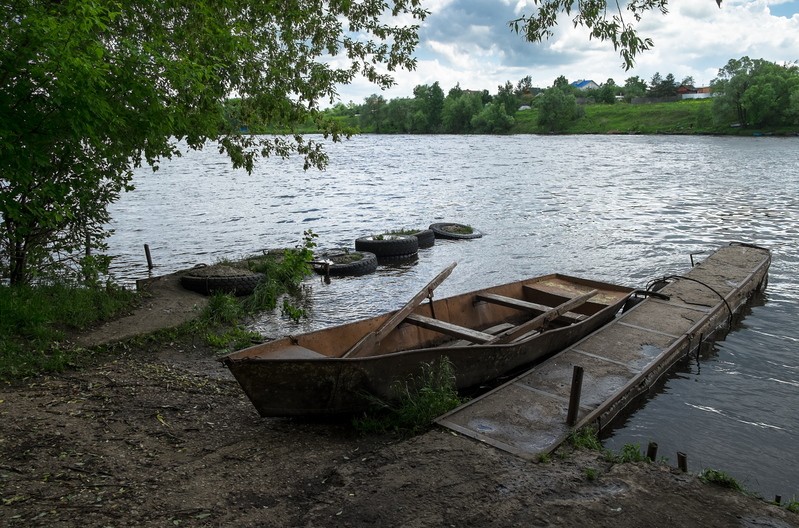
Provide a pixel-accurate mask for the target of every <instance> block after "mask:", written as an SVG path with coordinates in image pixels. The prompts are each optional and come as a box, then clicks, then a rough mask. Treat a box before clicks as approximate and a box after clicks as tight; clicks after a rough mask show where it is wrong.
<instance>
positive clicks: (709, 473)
mask: <svg viewBox="0 0 799 528" xmlns="http://www.w3.org/2000/svg"><path fill="white" fill-rule="evenodd" d="M699 480H701V481H702V482H706V483H708V484H715V485H716V486H721V487H722V488H728V489H732V490H735V491H743V490H744V488H743V486H741V484H740V483H739V482H738V481H737V480H735V478H733V477H732V476H730V475H728V474H727V473H725V472H723V471H719V470H717V469H710V468H707V469H704V470H702V472H701V473H699Z"/></svg>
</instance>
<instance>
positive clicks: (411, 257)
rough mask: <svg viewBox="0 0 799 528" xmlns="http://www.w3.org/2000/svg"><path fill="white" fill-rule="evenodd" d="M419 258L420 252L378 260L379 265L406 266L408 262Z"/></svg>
mask: <svg viewBox="0 0 799 528" xmlns="http://www.w3.org/2000/svg"><path fill="white" fill-rule="evenodd" d="M418 258H419V252H418V251H417V252H416V253H408V254H407V255H392V256H390V257H379V258H378V259H377V262H378V264H384V265H385V264H388V265H392V264H404V263H406V262H411V261H414V260H417V259H418Z"/></svg>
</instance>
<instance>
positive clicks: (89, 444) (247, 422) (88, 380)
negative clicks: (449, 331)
mask: <svg viewBox="0 0 799 528" xmlns="http://www.w3.org/2000/svg"><path fill="white" fill-rule="evenodd" d="M0 402H1V403H0V413H1V414H2V420H0V438H2V440H0V460H2V462H1V463H0V494H1V495H2V518H3V519H4V520H3V524H4V525H6V526H76V525H81V526H123V525H125V526H308V527H313V526H375V525H383V526H420V527H421V526H586V525H588V526H608V527H610V526H613V527H634V526H664V527H666V526H668V527H671V526H718V527H728V526H752V527H754V526H758V527H760V526H770V527H789V526H799V516H797V515H796V514H792V513H790V512H787V511H785V510H784V509H780V508H777V507H775V506H772V505H769V504H766V503H765V502H764V501H762V500H759V499H756V498H753V497H748V496H746V495H744V494H741V493H738V492H732V491H728V490H723V489H721V488H718V487H715V486H711V485H707V484H703V483H701V482H700V481H699V480H698V479H696V478H695V477H693V476H691V475H686V474H681V473H678V472H677V471H676V470H674V469H672V468H670V467H668V466H663V465H654V464H621V465H619V464H611V463H609V462H606V461H605V460H604V459H603V458H602V457H601V455H599V454H598V453H595V452H586V451H581V452H570V451H568V450H565V451H561V452H560V454H558V455H556V456H554V457H553V458H552V460H551V461H550V462H546V463H533V462H526V461H523V460H520V459H518V458H516V457H513V456H511V455H508V454H505V453H503V452H500V451H497V450H495V449H493V448H490V447H488V446H485V445H483V444H480V443H477V442H475V441H473V440H471V439H468V438H465V437H461V436H458V435H455V434H453V433H451V432H449V431H444V430H441V429H434V430H432V431H430V432H428V433H426V434H424V435H421V436H419V437H416V438H412V439H409V440H401V439H398V438H393V437H363V436H359V435H357V434H356V433H355V432H354V431H353V430H352V429H351V427H350V426H349V424H347V423H318V422H307V421H306V422H303V421H296V420H289V419H262V418H260V417H258V415H257V413H256V412H255V410H254V409H253V407H252V406H251V405H250V403H249V402H248V401H247V400H246V398H245V397H244V396H243V395H242V393H241V391H240V389H239V387H238V385H237V384H236V383H235V381H233V380H232V379H231V377H230V376H229V374H228V373H227V371H226V370H224V369H223V368H222V367H221V366H220V365H219V364H218V363H217V362H216V361H215V360H214V358H213V356H212V354H211V353H210V352H209V351H208V350H205V348H204V346H203V345H201V344H200V343H197V342H192V341H190V340H188V341H185V342H181V343H172V344H168V345H165V346H163V347H158V348H155V349H148V350H142V349H128V350H127V351H124V352H119V353H117V355H115V356H114V357H108V358H106V359H105V360H103V361H101V362H100V363H98V364H97V365H95V366H93V367H91V368H86V369H83V370H81V371H74V372H68V373H65V374H62V375H58V376H47V377H42V378H36V379H29V380H25V381H24V382H22V383H17V384H11V385H9V384H6V385H4V386H2V388H1V389H0ZM594 475H595V478H591V477H592V476H594Z"/></svg>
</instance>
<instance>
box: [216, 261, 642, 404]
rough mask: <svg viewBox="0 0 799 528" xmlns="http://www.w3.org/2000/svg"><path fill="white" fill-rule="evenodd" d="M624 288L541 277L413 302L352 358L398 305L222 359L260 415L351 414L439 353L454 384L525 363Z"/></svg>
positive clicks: (597, 323)
mask: <svg viewBox="0 0 799 528" xmlns="http://www.w3.org/2000/svg"><path fill="white" fill-rule="evenodd" d="M586 292H591V293H588V294H586ZM631 293H632V289H630V288H625V287H623V286H617V285H613V284H607V283H602V282H596V281H591V280H586V279H580V278H576V277H569V276H566V275H560V274H552V275H546V276H543V277H537V278H531V279H527V280H522V281H518V282H514V283H509V284H504V285H501V286H496V287H492V288H487V289H484V290H479V291H474V292H469V293H465V294H461V295H456V296H453V297H448V298H442V299H436V300H434V301H431V302H427V303H424V304H421V305H418V306H416V307H415V308H414V309H413V311H412V312H411V313H410V314H409V315H408V316H407V318H403V322H402V323H400V324H398V325H397V326H396V328H393V329H392V330H391V331H390V332H389V333H387V334H386V335H382V336H381V338H380V340H379V342H376V343H374V345H373V346H372V347H371V348H369V349H368V350H366V351H365V352H361V353H362V354H363V355H361V356H360V357H353V356H352V355H349V354H351V353H352V351H353V350H355V349H357V348H358V347H357V345H358V344H359V343H360V342H362V341H363V340H364V336H368V335H370V334H374V332H375V331H376V330H378V329H379V328H381V325H385V323H386V321H387V320H389V319H390V318H391V317H392V316H393V315H395V314H396V312H391V313H388V314H385V315H381V316H378V317H374V318H371V319H365V320H361V321H357V322H354V323H349V324H345V325H341V326H336V327H332V328H328V329H324V330H319V331H315V332H309V333H307V334H302V335H298V336H291V337H285V338H282V339H278V340H275V341H270V342H267V343H264V344H261V345H256V346H253V347H250V348H247V349H244V350H241V351H239V352H236V353H233V354H230V355H228V356H225V357H224V358H222V362H223V363H224V364H225V365H226V366H227V367H228V368H229V369H230V371H231V372H232V373H233V375H234V377H235V378H236V380H237V381H238V382H239V384H240V385H241V387H242V388H243V390H244V392H245V393H246V395H247V396H248V397H249V399H250V400H251V401H252V403H253V405H254V406H255V407H256V409H257V410H258V412H259V414H260V415H261V416H301V415H328V414H347V413H355V412H359V411H362V410H364V409H366V408H367V407H368V405H369V401H370V399H372V398H373V397H377V398H380V399H382V400H385V401H390V400H393V399H395V397H396V394H395V391H396V390H397V384H396V383H395V382H397V381H402V380H407V379H408V378H409V377H411V376H414V375H418V374H419V372H420V371H421V366H422V364H423V363H431V362H433V361H436V360H438V359H440V358H442V357H447V358H448V359H449V361H450V362H451V363H452V366H453V368H454V373H455V378H456V385H457V387H458V389H467V388H469V387H474V386H478V385H481V384H485V383H488V382H490V381H491V380H494V379H495V378H497V377H499V376H502V375H503V374H507V373H509V372H511V371H513V370H515V369H518V368H520V367H523V366H528V365H531V364H533V363H535V362H537V361H539V360H541V359H543V358H545V357H548V356H549V355H551V354H553V353H555V352H557V351H559V350H562V349H564V348H566V347H568V346H570V345H571V344H573V343H575V342H576V341H578V340H579V339H581V338H582V337H584V336H586V335H588V334H589V333H591V332H593V331H595V330H597V329H598V328H600V327H601V326H603V325H604V324H606V323H608V322H609V321H611V320H612V319H613V318H614V316H615V315H616V313H617V312H618V311H619V310H620V309H621V307H622V306H623V305H624V302H625V301H626V300H627V298H628V297H629V296H630V294H631ZM580 295H582V296H583V297H586V296H590V299H589V300H588V301H582V302H578V303H577V304H579V306H576V307H574V308H570V309H569V311H567V312H566V313H561V312H557V313H555V312H556V310H555V308H552V307H557V306H559V305H560V306H564V304H563V303H564V301H568V300H569V299H572V300H574V299H575V296H580ZM572 304H575V303H572ZM542 314H543V315H542ZM547 314H549V315H551V316H552V317H551V318H550V319H551V320H548V321H546V322H545V324H544V325H543V326H541V325H535V326H536V327H537V330H534V331H532V332H527V333H525V334H523V335H520V336H517V335H515V334H514V332H516V329H521V330H527V327H528V326H529V325H530V324H531V322H532V323H533V324H534V323H535V321H534V320H533V319H536V318H537V319H545V318H546V317H545V316H546V315H547ZM492 336H494V337H492ZM358 350H359V351H360V350H361V349H358ZM345 356H347V357H345Z"/></svg>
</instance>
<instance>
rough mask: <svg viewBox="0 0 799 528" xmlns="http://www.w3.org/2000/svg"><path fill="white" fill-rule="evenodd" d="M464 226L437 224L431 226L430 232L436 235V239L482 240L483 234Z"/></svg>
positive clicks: (445, 223)
mask: <svg viewBox="0 0 799 528" xmlns="http://www.w3.org/2000/svg"><path fill="white" fill-rule="evenodd" d="M470 229H471V228H470V227H469V226H467V225H463V224H454V223H452V222H441V223H437V224H430V230H431V231H432V232H433V233H434V234H435V237H436V238H444V239H449V240H470V239H473V238H480V237H482V236H483V233H481V232H480V231H478V230H476V229H471V231H472V232H471V233H469V232H468V231H469V230H470Z"/></svg>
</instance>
